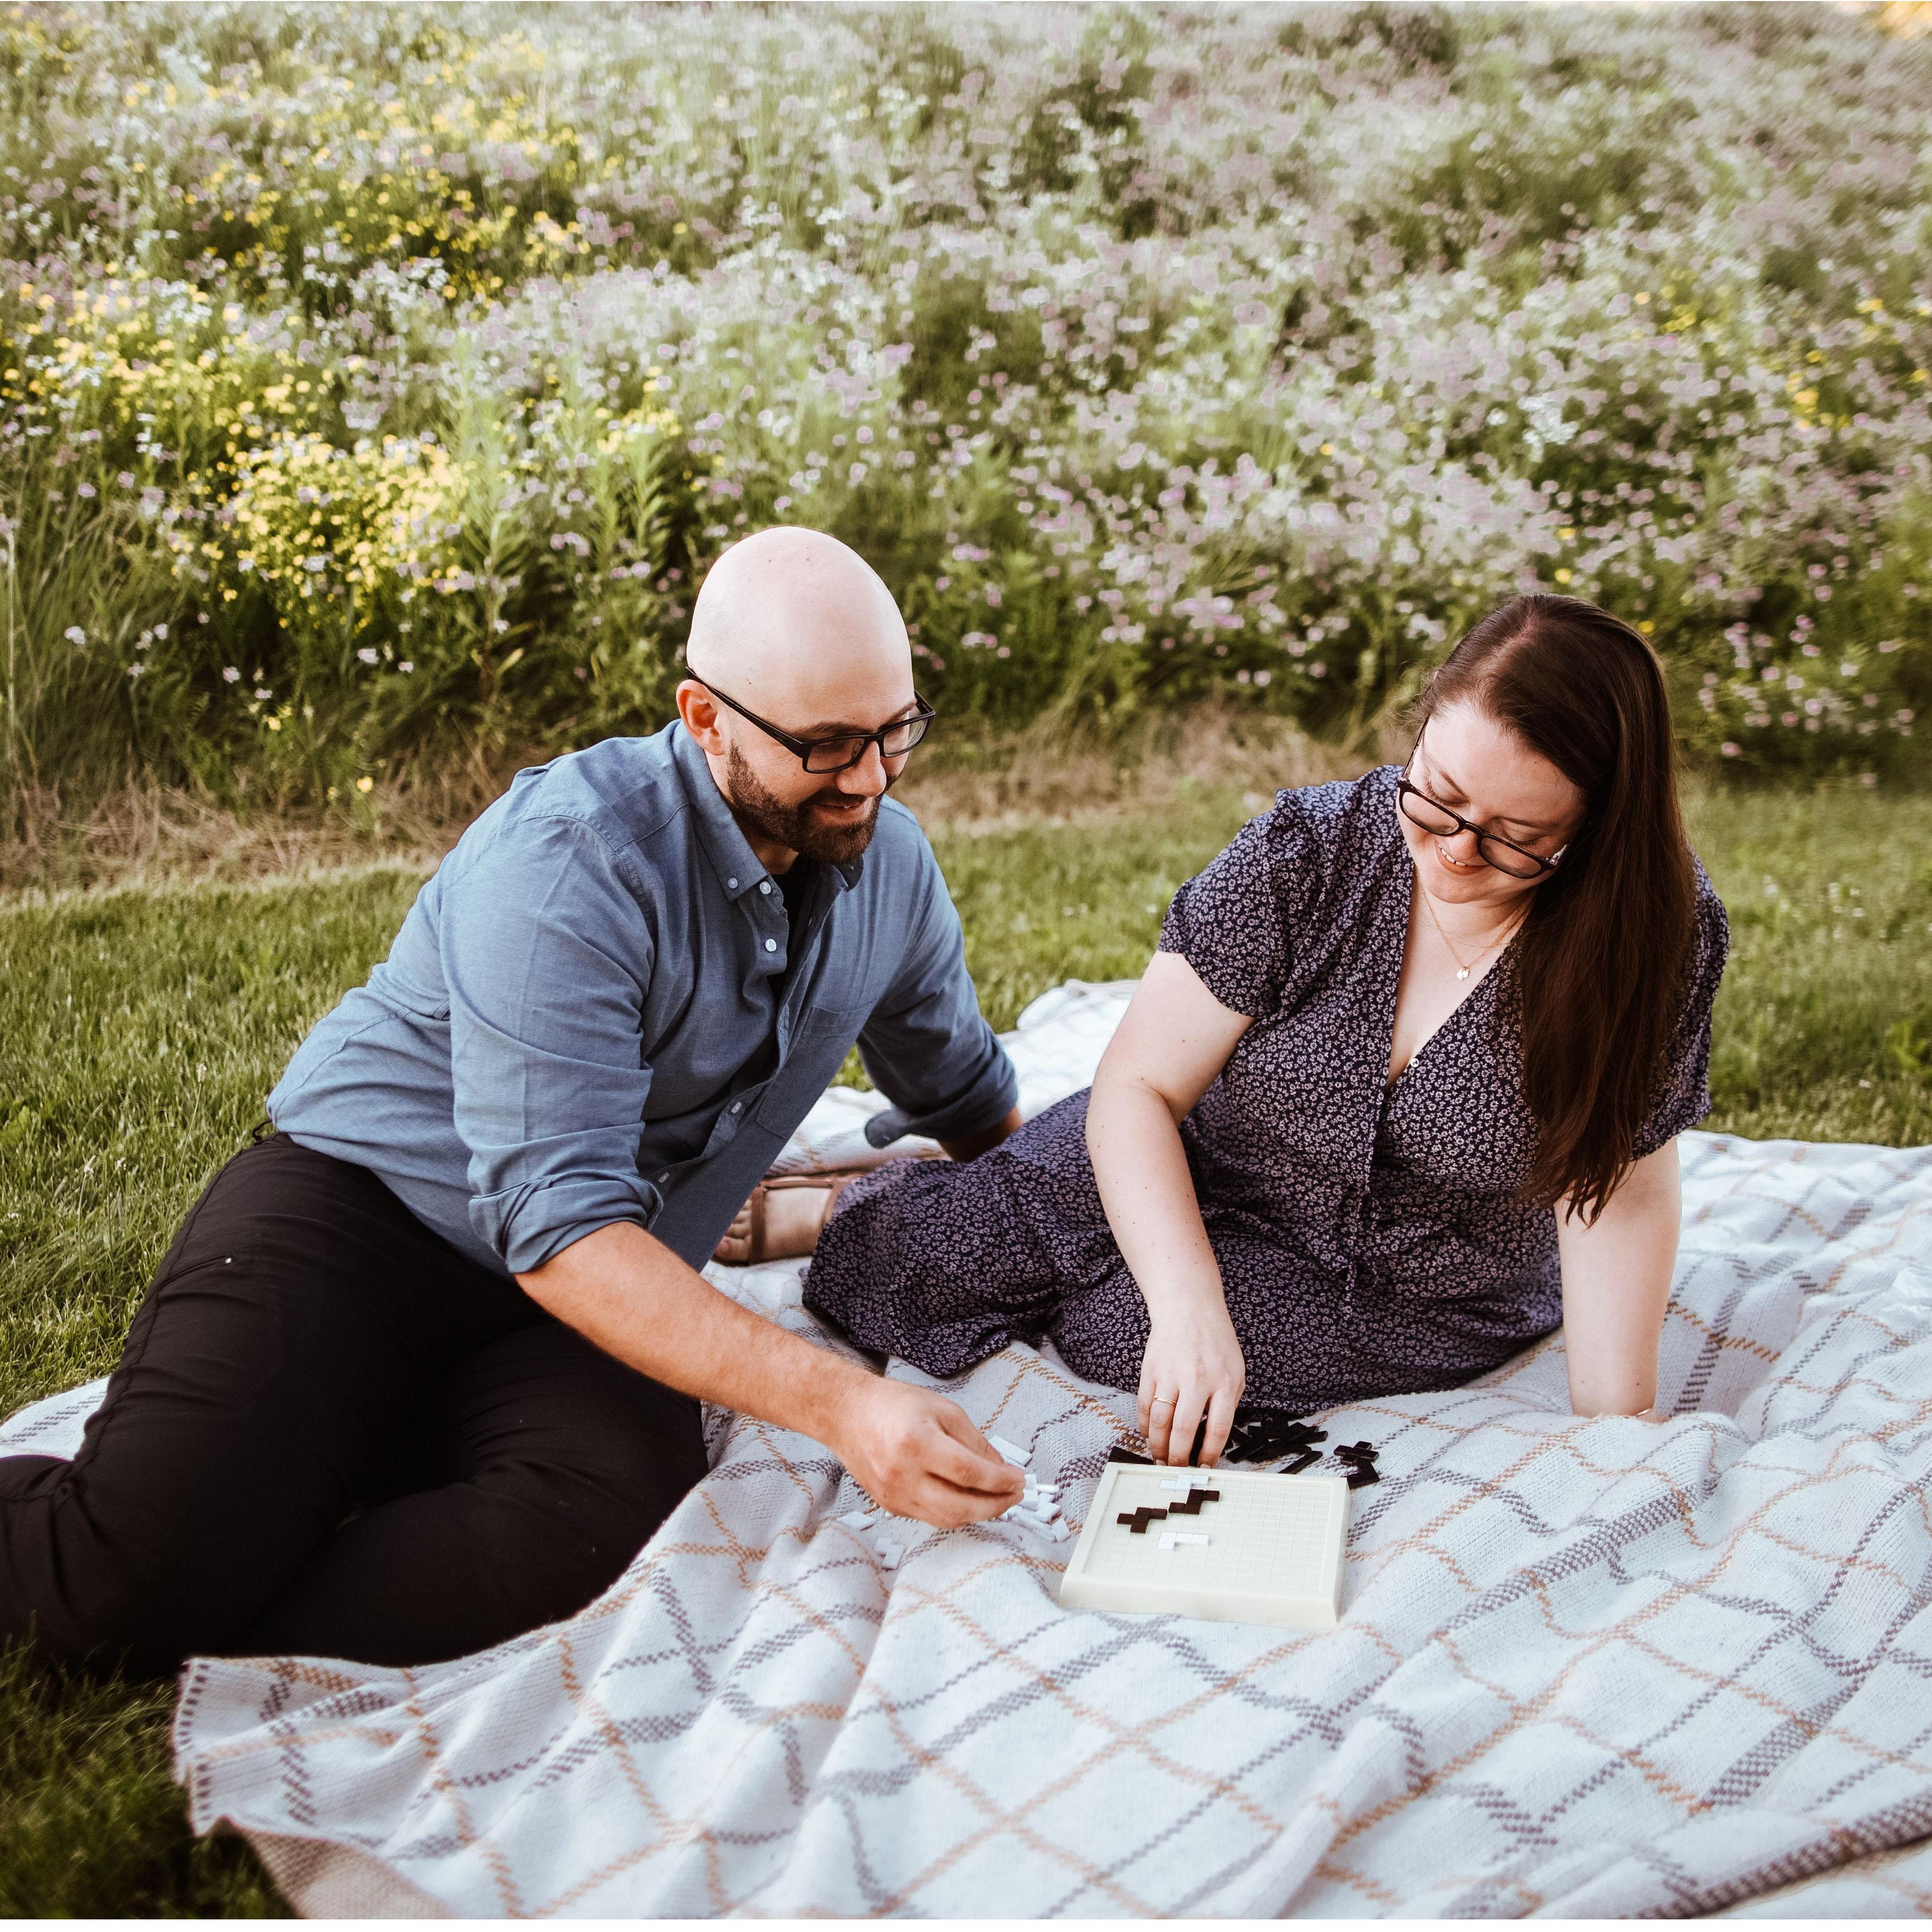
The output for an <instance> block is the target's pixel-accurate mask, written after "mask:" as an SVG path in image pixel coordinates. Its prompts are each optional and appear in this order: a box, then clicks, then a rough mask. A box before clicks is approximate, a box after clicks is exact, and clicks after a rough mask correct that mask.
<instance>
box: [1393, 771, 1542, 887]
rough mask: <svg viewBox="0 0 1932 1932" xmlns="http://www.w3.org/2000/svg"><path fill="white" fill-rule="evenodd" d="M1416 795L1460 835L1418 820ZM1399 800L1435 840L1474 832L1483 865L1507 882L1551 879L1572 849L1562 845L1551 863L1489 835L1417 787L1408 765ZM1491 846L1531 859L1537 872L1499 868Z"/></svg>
mask: <svg viewBox="0 0 1932 1932" xmlns="http://www.w3.org/2000/svg"><path fill="white" fill-rule="evenodd" d="M1411 795H1413V796H1415V797H1417V798H1419V799H1421V801H1422V802H1423V803H1424V805H1427V806H1428V807H1429V808H1430V810H1431V811H1439V812H1441V813H1442V816H1443V817H1445V818H1448V819H1451V820H1454V822H1455V826H1456V832H1474V833H1475V838H1476V856H1477V857H1478V858H1479V859H1481V860H1482V862H1483V863H1484V865H1487V866H1489V867H1490V868H1491V869H1492V870H1493V871H1499V872H1500V873H1502V875H1503V877H1505V878H1506V879H1545V878H1547V877H1549V876H1550V874H1551V873H1552V872H1554V871H1556V870H1558V869H1559V867H1560V866H1561V865H1562V862H1563V855H1564V853H1565V852H1567V851H1568V850H1569V849H1570V847H1568V845H1559V847H1557V848H1556V850H1555V851H1554V852H1553V853H1551V854H1550V856H1549V857H1548V858H1547V859H1546V858H1544V856H1543V855H1542V853H1540V852H1532V851H1531V850H1529V847H1527V846H1526V845H1519V844H1517V842H1516V841H1515V840H1514V838H1505V837H1504V836H1503V835H1502V833H1501V832H1485V831H1484V829H1483V828H1482V827H1481V826H1480V825H1478V824H1475V823H1472V821H1471V820H1469V819H1466V818H1465V817H1463V814H1461V813H1460V811H1451V810H1450V809H1449V808H1448V806H1447V805H1445V804H1444V803H1443V802H1442V800H1441V799H1439V798H1431V797H1430V795H1429V794H1428V793H1427V792H1426V791H1424V790H1423V788H1422V787H1421V786H1420V785H1419V784H1415V783H1414V782H1413V781H1412V780H1411V779H1410V778H1409V767H1408V766H1406V765H1404V766H1403V768H1402V775H1401V777H1400V778H1397V780H1396V783H1395V798H1396V804H1397V807H1398V808H1399V809H1400V811H1401V813H1402V815H1403V817H1405V818H1406V819H1407V820H1409V823H1410V824H1412V825H1413V826H1415V827H1416V828H1417V829H1418V830H1419V831H1423V832H1427V833H1428V834H1429V835H1430V837H1431V838H1454V837H1455V836H1456V832H1442V831H1441V830H1439V829H1437V828H1436V826H1433V825H1424V823H1423V822H1422V820H1421V819H1419V818H1418V817H1416V815H1415V813H1414V812H1412V811H1410V810H1409V806H1408V805H1407V803H1406V800H1407V799H1409V797H1410V796H1411ZM1491 843H1494V844H1498V845H1501V846H1504V847H1507V848H1508V850H1510V851H1512V852H1514V853H1515V854H1516V855H1517V857H1518V858H1520V859H1528V860H1529V862H1530V864H1531V865H1533V866H1534V867H1535V871H1529V872H1512V871H1511V870H1510V868H1508V866H1507V865H1498V864H1497V863H1496V861H1495V859H1492V858H1491V857H1490V855H1489V853H1488V851H1487V850H1486V849H1485V848H1486V847H1487V846H1488V845H1489V844H1491Z"/></svg>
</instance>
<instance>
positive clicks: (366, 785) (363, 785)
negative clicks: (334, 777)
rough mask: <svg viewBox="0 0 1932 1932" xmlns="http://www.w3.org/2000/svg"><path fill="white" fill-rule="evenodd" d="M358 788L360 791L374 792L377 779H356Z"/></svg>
mask: <svg viewBox="0 0 1932 1932" xmlns="http://www.w3.org/2000/svg"><path fill="white" fill-rule="evenodd" d="M375 789H376V781H375V780H374V778H358V779H357V780H356V790H358V791H359V792H365V793H366V792H372V791H374V790H375Z"/></svg>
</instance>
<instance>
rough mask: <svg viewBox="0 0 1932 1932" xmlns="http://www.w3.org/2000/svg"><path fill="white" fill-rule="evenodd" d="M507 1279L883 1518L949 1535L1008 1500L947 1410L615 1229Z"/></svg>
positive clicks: (980, 1446)
mask: <svg viewBox="0 0 1932 1932" xmlns="http://www.w3.org/2000/svg"><path fill="white" fill-rule="evenodd" d="M517 1280H518V1281H519V1282H520V1283H522V1285H523V1292H525V1293H526V1295H529V1298H530V1299H531V1300H532V1301H534V1302H535V1303H536V1304H537V1305H538V1307H540V1308H544V1309H547V1310H548V1311H549V1312H550V1313H551V1314H553V1315H554V1316H556V1318H557V1319H558V1320H559V1322H568V1324H569V1325H570V1326H571V1328H574V1329H576V1330H577V1332H578V1333H579V1334H582V1335H586V1336H588V1337H589V1339H590V1340H592V1341H593V1342H595V1343H596V1344H597V1346H598V1347H599V1348H600V1349H603V1350H604V1352H606V1353H607V1354H608V1355H614V1356H616V1358H617V1360H618V1361H620V1362H623V1363H626V1364H628V1365H629V1366H630V1367H631V1368H634V1369H636V1370H639V1371H640V1373H643V1374H645V1375H647V1376H655V1377H656V1379H658V1381H659V1382H667V1383H668V1384H669V1385H670V1386H671V1387H672V1388H676V1389H682V1390H683V1391H685V1393H686V1394H689V1395H695V1396H702V1397H704V1399H705V1400H706V1401H709V1402H715V1403H721V1405H722V1406H724V1407H725V1408H727V1409H736V1410H737V1411H738V1412H739V1414H740V1415H757V1416H762V1417H763V1418H764V1419H765V1420H766V1421H768V1422H775V1423H776V1424H778V1425H779V1427H781V1428H785V1429H796V1430H798V1431H799V1433H800V1434H802V1435H805V1436H810V1437H811V1439H813V1441H814V1442H823V1444H824V1445H825V1446H826V1448H828V1449H829V1450H830V1451H832V1454H834V1455H835V1456H836V1457H838V1460H840V1461H841V1463H844V1465H845V1466H846V1468H847V1469H849V1470H850V1471H851V1472H852V1475H853V1478H855V1479H856V1481H857V1482H858V1484H859V1487H860V1488H862V1490H864V1491H865V1493H866V1494H867V1495H868V1496H870V1497H871V1499H873V1501H874V1502H877V1503H878V1504H880V1505H882V1506H883V1508H886V1509H889V1510H890V1511H892V1514H894V1515H895V1516H910V1517H917V1518H918V1519H919V1520H920V1521H921V1522H922V1523H933V1524H935V1525H936V1526H938V1527H939V1528H941V1529H952V1528H953V1526H956V1524H959V1523H980V1522H983V1521H984V1520H986V1518H988V1517H995V1516H998V1514H1000V1513H1001V1511H1003V1510H1006V1509H1010V1508H1012V1506H1013V1505H1014V1504H1015V1503H1016V1502H1019V1499H1020V1496H1021V1493H1022V1490H1023V1488H1024V1487H1025V1485H1024V1484H1023V1482H1022V1479H1021V1476H1020V1472H1019V1471H1018V1470H1017V1469H1013V1467H1012V1466H1010V1465H1009V1464H1008V1463H1006V1462H1004V1461H1003V1460H1001V1457H998V1455H996V1454H995V1453H994V1451H992V1449H990V1448H988V1446H987V1445H986V1439H985V1437H983V1436H982V1435H981V1434H980V1432H979V1431H978V1430H977V1429H975V1428H974V1427H973V1425H972V1424H971V1422H970V1421H968V1419H967V1416H966V1412H965V1410H964V1409H962V1408H960V1407H959V1405H958V1404H957V1403H952V1402H948V1401H947V1399H946V1398H945V1397H944V1396H942V1395H936V1394H934V1393H933V1391H932V1390H930V1389H923V1388H915V1387H913V1385H911V1384H910V1383H908V1382H887V1381H885V1380H883V1379H882V1378H880V1376H875V1375H874V1374H873V1373H871V1370H868V1369H865V1368H862V1367H859V1366H858V1365H857V1364H855V1363H852V1362H849V1361H845V1360H844V1359H843V1358H841V1357H839V1356H838V1355H835V1354H833V1353H832V1351H831V1350H830V1349H820V1348H818V1347H816V1346H814V1345H813V1344H812V1343H810V1342H808V1341H806V1340H804V1339H803V1338H802V1337H800V1336H797V1335H788V1334H786V1332H785V1331H784V1330H783V1329H782V1328H780V1327H779V1326H778V1325H777V1323H776V1322H767V1321H766V1319H765V1318H764V1317H763V1316H761V1315H754V1313H752V1312H751V1310H749V1309H748V1308H740V1307H739V1306H738V1305H737V1304H736V1302H734V1301H731V1300H730V1299H729V1298H727V1297H726V1296H724V1295H720V1294H719V1293H718V1291H717V1290H716V1289H715V1288H713V1287H712V1286H711V1284H710V1283H709V1282H708V1281H706V1280H705V1279H704V1277H703V1276H702V1275H700V1274H697V1272H696V1271H694V1269H691V1268H688V1267H686V1266H685V1264H684V1263H683V1262H682V1261H680V1260H679V1259H678V1257H677V1256H676V1255H674V1254H673V1253H671V1251H670V1250H669V1249H668V1248H667V1247H664V1244H662V1243H661V1241H658V1239H657V1238H655V1236H654V1235H649V1234H646V1232H644V1230H643V1229H642V1228H639V1227H635V1226H632V1225H631V1223H628V1222H626V1221H619V1222H613V1223H612V1224H611V1225H610V1226H609V1227H607V1228H599V1229H598V1230H597V1232H595V1234H591V1235H585V1236H584V1237H583V1239H582V1240H581V1241H574V1242H573V1243H571V1245H570V1246H569V1247H567V1248H565V1250H563V1252H562V1253H561V1254H559V1255H557V1256H555V1257H553V1259H551V1260H550V1261H547V1262H544V1265H542V1267H541V1268H533V1269H532V1270H531V1271H529V1273H527V1274H520V1275H519V1276H518V1277H517Z"/></svg>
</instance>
